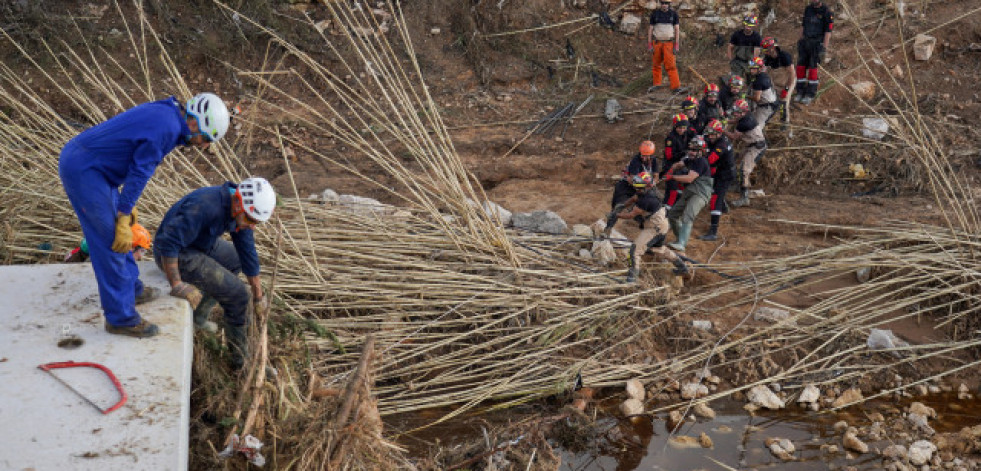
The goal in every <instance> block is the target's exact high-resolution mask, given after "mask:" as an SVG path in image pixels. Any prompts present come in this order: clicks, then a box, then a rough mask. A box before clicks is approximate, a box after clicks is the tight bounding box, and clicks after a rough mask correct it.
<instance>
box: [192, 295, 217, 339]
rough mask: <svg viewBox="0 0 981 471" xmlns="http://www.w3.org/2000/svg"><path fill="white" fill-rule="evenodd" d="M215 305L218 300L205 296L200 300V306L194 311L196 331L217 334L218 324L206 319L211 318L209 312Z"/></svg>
mask: <svg viewBox="0 0 981 471" xmlns="http://www.w3.org/2000/svg"><path fill="white" fill-rule="evenodd" d="M217 305H218V300H216V299H215V298H212V297H211V296H207V295H205V297H204V299H202V300H201V304H198V308H197V309H195V310H194V328H195V329H196V330H203V331H205V332H210V333H212V334H213V333H215V332H218V324H215V323H214V322H212V321H211V320H209V319H208V318H209V317H211V311H213V310H214V309H215V306H217Z"/></svg>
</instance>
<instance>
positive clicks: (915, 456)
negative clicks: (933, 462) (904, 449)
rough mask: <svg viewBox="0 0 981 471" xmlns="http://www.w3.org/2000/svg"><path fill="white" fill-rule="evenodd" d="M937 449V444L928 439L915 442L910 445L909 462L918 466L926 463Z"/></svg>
mask: <svg viewBox="0 0 981 471" xmlns="http://www.w3.org/2000/svg"><path fill="white" fill-rule="evenodd" d="M935 451H937V445H934V444H933V443H930V442H928V441H926V440H920V441H917V442H913V444H912V445H910V446H909V462H910V463H913V464H915V465H917V466H920V465H924V464H926V463H927V462H928V461H930V458H931V457H932V456H933V453H934V452H935Z"/></svg>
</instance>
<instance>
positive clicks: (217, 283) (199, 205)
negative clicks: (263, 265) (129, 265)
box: [153, 177, 276, 370]
mask: <svg viewBox="0 0 981 471" xmlns="http://www.w3.org/2000/svg"><path fill="white" fill-rule="evenodd" d="M275 208H276V192H275V190H273V187H272V185H270V184H269V182H267V181H266V180H265V179H263V178H258V177H254V178H247V179H245V180H243V181H242V183H239V184H237V185H236V184H234V183H232V182H225V183H224V184H223V185H221V186H209V187H205V188H199V189H197V190H194V191H192V192H191V193H189V194H188V195H187V196H185V197H183V198H181V200H180V201H178V202H177V203H176V204H174V205H173V206H171V208H170V209H169V210H168V211H167V214H166V215H165V216H164V218H163V221H161V222H160V226H159V227H158V228H157V234H156V237H154V240H153V247H154V249H153V255H154V260H155V261H156V263H157V266H158V267H160V269H161V270H163V272H164V274H165V275H167V280H168V281H169V282H170V286H171V288H173V290H172V291H171V295H174V296H178V297H182V298H184V299H187V300H188V301H189V302H190V303H191V307H193V308H194V324H195V326H197V327H198V328H202V329H207V330H217V326H214V323H211V322H210V321H208V315H209V314H210V312H211V310H212V308H213V307H214V305H215V303H217V304H220V305H221V308H222V310H223V311H224V319H225V338H226V341H227V343H228V350H229V352H230V353H231V363H232V367H233V368H235V369H236V370H237V369H241V368H242V366H243V365H244V364H245V360H246V359H247V358H248V356H249V344H248V335H247V329H248V326H249V290H248V288H247V287H246V285H245V283H243V282H242V280H240V279H239V277H238V274H239V273H244V274H245V278H246V279H247V280H248V285H249V286H248V287H250V288H251V291H252V293H251V294H252V302H253V304H254V305H255V306H257V307H258V306H261V307H262V308H265V307H266V306H267V305H266V299H265V297H264V296H263V293H262V284H261V283H260V282H259V281H260V280H259V256H258V254H257V253H256V250H255V238H254V235H253V229H254V228H255V225H256V224H259V223H262V222H266V221H268V220H269V218H270V217H272V213H273V210H274V209H275ZM225 233H228V234H229V235H230V236H231V242H229V241H227V240H223V239H222V238H221V236H222V235H224V234H225ZM207 324H211V327H208V326H207Z"/></svg>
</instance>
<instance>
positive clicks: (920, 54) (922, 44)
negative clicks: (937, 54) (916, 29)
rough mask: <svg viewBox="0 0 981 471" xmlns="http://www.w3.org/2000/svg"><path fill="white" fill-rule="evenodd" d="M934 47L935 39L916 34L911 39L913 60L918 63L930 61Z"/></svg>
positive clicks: (935, 44)
mask: <svg viewBox="0 0 981 471" xmlns="http://www.w3.org/2000/svg"><path fill="white" fill-rule="evenodd" d="M936 46H937V38H935V37H933V36H930V35H926V34H917V35H916V37H914V38H913V58H914V59H916V60H918V61H928V60H930V57H932V56H933V49H934V48H935V47H936Z"/></svg>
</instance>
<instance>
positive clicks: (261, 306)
mask: <svg viewBox="0 0 981 471" xmlns="http://www.w3.org/2000/svg"><path fill="white" fill-rule="evenodd" d="M252 306H253V309H254V310H255V312H257V313H258V312H264V313H268V312H269V297H268V296H263V297H261V298H256V299H253V300H252Z"/></svg>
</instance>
